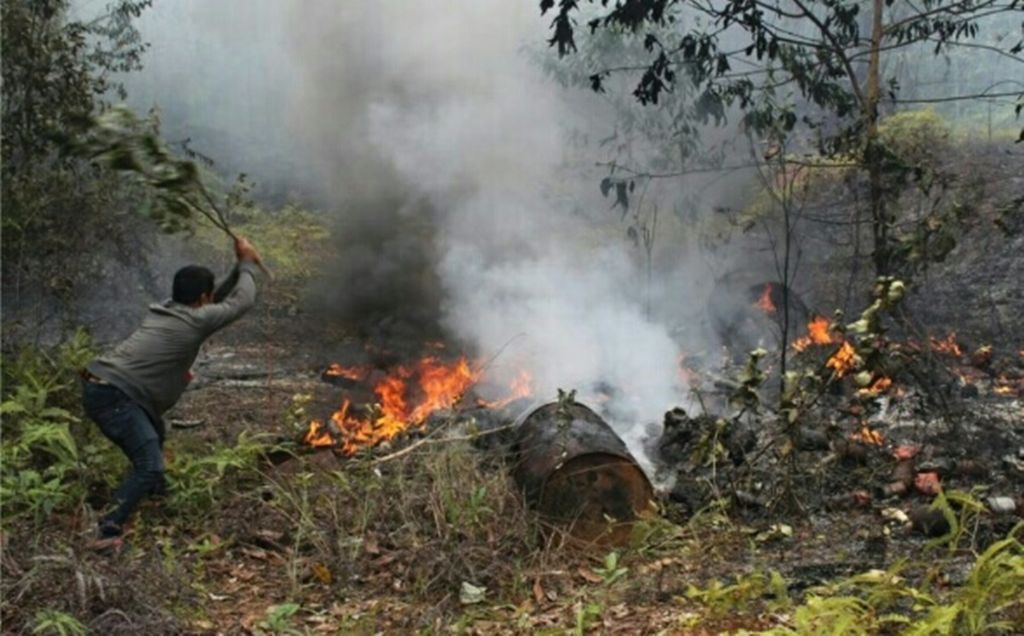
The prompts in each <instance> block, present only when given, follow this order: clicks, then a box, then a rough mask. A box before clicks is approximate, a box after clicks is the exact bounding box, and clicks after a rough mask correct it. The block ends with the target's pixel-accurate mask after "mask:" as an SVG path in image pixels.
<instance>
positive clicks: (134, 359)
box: [86, 262, 257, 440]
mask: <svg viewBox="0 0 1024 636" xmlns="http://www.w3.org/2000/svg"><path fill="white" fill-rule="evenodd" d="M256 271H257V267H256V265H255V264H253V263H248V262H243V263H239V264H238V265H237V266H236V268H235V270H234V271H233V272H232V273H231V276H229V277H228V279H227V280H225V281H224V283H222V284H221V285H220V286H219V287H218V288H217V290H216V293H215V294H214V301H215V302H213V303H210V304H207V305H203V306H202V307H189V306H188V305H182V304H179V303H176V302H174V301H170V300H168V301H165V302H163V303H154V304H152V305H150V306H149V313H148V314H146V317H145V319H143V321H142V324H141V325H140V326H139V328H138V329H136V330H135V332H134V333H132V335H131V336H129V337H128V339H127V340H125V341H123V342H122V343H121V344H119V345H118V346H117V347H116V348H115V349H114V350H113V351H111V352H110V353H108V354H105V355H102V356H100V357H98V358H96V359H95V360H93V361H92V362H90V363H89V365H88V366H87V367H86V369H87V370H88V371H89V373H92V374H93V375H95V376H96V377H98V378H100V379H101V380H105V381H106V382H109V383H110V384H112V385H114V386H115V387H117V388H118V389H120V390H122V391H124V393H125V394H126V395H127V396H128V397H130V398H131V399H133V400H135V401H136V402H138V403H139V405H140V406H142V408H143V409H145V410H146V413H147V414H148V415H149V417H150V419H152V420H153V426H154V427H155V428H156V430H157V433H158V434H159V435H160V439H161V440H163V438H164V434H165V427H164V423H163V417H162V416H163V414H164V412H165V411H167V409H169V408H171V407H172V406H174V403H175V402H177V401H178V398H179V397H181V394H182V393H184V391H185V388H186V387H187V386H188V383H189V380H191V377H192V372H191V368H192V363H193V362H195V359H196V356H197V355H198V354H199V347H200V346H201V345H202V344H203V341H205V340H206V339H207V338H208V337H209V336H210V335H211V334H213V333H214V332H215V331H217V330H219V329H222V328H223V327H226V326H227V325H229V324H231V323H232V322H234V321H235V320H237V319H238V318H239V317H241V316H242V314H244V313H245V312H247V311H249V309H251V308H252V306H253V305H254V304H255V303H256Z"/></svg>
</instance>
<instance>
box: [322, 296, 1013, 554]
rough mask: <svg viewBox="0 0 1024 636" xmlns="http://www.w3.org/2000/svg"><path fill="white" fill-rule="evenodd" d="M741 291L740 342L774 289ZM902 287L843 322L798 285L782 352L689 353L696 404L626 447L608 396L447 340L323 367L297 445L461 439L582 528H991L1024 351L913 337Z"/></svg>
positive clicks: (621, 534)
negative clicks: (505, 378) (690, 522)
mask: <svg viewBox="0 0 1024 636" xmlns="http://www.w3.org/2000/svg"><path fill="white" fill-rule="evenodd" d="M744 293H746V294H747V297H746V300H747V302H745V303H741V304H742V306H741V307H739V306H738V307H736V308H734V309H733V310H732V311H733V315H734V318H733V321H732V323H731V324H726V325H724V328H725V329H727V330H731V333H732V336H733V337H734V338H736V339H737V340H738V341H739V342H741V343H742V345H743V346H746V345H749V344H750V341H751V334H754V335H756V334H757V333H758V332H759V330H760V332H761V333H762V334H765V333H770V332H771V330H772V329H773V328H776V327H777V319H778V313H779V312H778V307H779V306H780V305H781V303H782V300H781V298H782V297H781V295H780V294H779V291H778V284H776V283H770V282H769V283H765V284H764V285H755V286H752V287H750V289H748V290H746V291H745V292H744ZM904 293H905V289H904V287H903V284H902V283H901V282H900V281H898V280H894V279H891V278H881V279H879V280H878V281H877V282H876V284H875V286H874V290H873V293H872V299H871V300H872V302H871V304H870V305H869V306H868V307H867V308H866V309H865V310H864V311H863V312H862V313H861V315H859V316H856V317H854V318H852V319H851V318H846V317H844V316H842V315H834V316H832V317H827V316H822V315H817V314H814V313H813V312H809V311H807V310H806V309H805V308H804V307H803V305H802V303H801V301H800V300H799V298H793V297H792V296H791V297H790V300H789V302H790V303H791V312H790V313H791V320H794V322H795V321H796V320H797V319H798V320H800V321H801V323H802V326H801V327H800V328H799V330H798V332H797V333H798V334H799V335H796V336H795V337H793V338H791V339H790V341H789V344H788V347H787V350H786V351H785V353H786V355H785V360H783V355H782V353H783V352H781V351H778V350H775V351H768V350H766V349H764V348H756V349H754V350H753V351H750V352H748V353H746V355H745V358H741V357H740V355H738V354H736V353H735V352H734V351H732V350H726V351H724V352H722V353H721V355H719V354H718V352H716V354H715V356H711V355H709V354H708V353H706V352H703V353H701V354H698V355H693V356H685V357H683V358H682V359H680V361H679V369H678V373H679V377H680V383H681V384H683V385H685V386H688V387H689V389H690V397H691V399H690V401H689V403H688V404H686V405H681V406H679V407H676V408H672V409H670V410H668V411H667V412H666V413H665V416H664V420H663V421H662V422H660V423H647V422H634V423H629V424H630V425H632V426H639V427H642V430H644V431H645V435H643V436H641V440H642V441H641V442H639V443H637V444H635V445H634V446H635V447H633V448H627V447H626V445H625V444H624V443H623V441H622V438H620V437H619V435H617V434H616V431H618V432H619V433H624V432H625V431H626V430H628V429H627V428H626V427H623V426H622V423H621V422H614V421H613V419H612V418H610V417H609V415H608V414H607V413H605V412H604V409H603V406H604V405H603V402H604V401H605V398H606V397H607V395H604V394H602V393H601V392H600V391H598V392H596V393H594V394H592V395H591V394H588V397H587V398H586V399H585V400H583V399H581V400H580V401H577V400H576V394H575V392H561V391H560V392H559V395H558V396H557V399H554V400H553V401H551V400H552V399H553V398H555V397H556V396H549V395H536V394H535V390H534V387H533V386H532V384H533V383H532V378H531V375H530V372H529V370H528V369H523V370H521V371H520V372H519V373H518V374H517V375H515V377H514V379H513V380H512V381H511V382H510V383H508V384H507V385H506V386H496V385H494V384H493V383H491V382H490V381H489V379H488V373H487V365H486V363H482V362H474V361H471V360H470V359H468V358H466V357H464V356H454V357H453V356H451V355H450V354H449V353H447V351H446V348H445V345H444V344H443V343H433V344H431V345H430V346H429V347H427V350H426V353H425V354H422V353H421V354H420V355H418V356H416V357H413V358H412V360H411V361H410V362H395V360H396V358H395V357H394V356H385V357H384V358H383V359H385V360H387V364H386V365H381V364H374V363H372V362H371V363H359V364H351V365H346V364H344V363H341V362H338V363H333V364H331V365H330V366H328V367H327V368H325V369H324V370H323V373H322V376H321V378H322V379H323V380H324V381H325V382H328V383H330V384H332V385H333V386H335V387H337V389H338V390H339V391H340V393H341V394H342V395H341V397H340V400H339V401H340V407H339V408H338V409H337V410H335V411H334V412H333V413H332V414H331V415H329V416H328V417H325V418H321V419H315V420H313V421H311V422H310V423H309V427H308V430H307V431H306V432H305V435H304V439H303V444H304V445H306V446H309V447H313V448H318V449H330V450H331V451H333V452H334V453H335V454H336V455H337V456H338V457H339V458H340V459H345V458H349V457H352V456H361V457H370V458H372V460H373V461H382V460H387V459H388V458H389V457H392V456H399V455H401V454H404V453H408V452H411V451H413V450H415V449H416V448H417V447H419V446H421V445H424V444H436V443H445V442H446V441H449V440H450V441H472V442H473V443H474V445H475V446H476V447H478V448H479V449H481V451H482V452H488V453H492V454H494V455H496V456H499V457H501V458H502V459H503V461H505V463H506V465H507V466H508V469H509V470H510V472H511V474H512V475H513V477H515V480H516V483H517V484H518V485H519V486H520V487H521V489H522V491H523V492H524V494H525V495H526V498H527V500H528V501H529V502H530V503H531V504H532V505H533V506H534V507H535V508H537V509H538V510H539V511H540V512H541V513H542V514H543V516H545V517H547V518H549V519H552V520H554V521H555V522H557V524H558V525H562V526H569V527H570V528H571V529H572V532H573V534H574V535H575V536H577V537H580V538H584V539H586V540H588V541H601V542H606V541H611V542H622V541H624V540H625V539H626V538H627V537H628V525H629V522H631V521H632V520H634V519H635V518H638V517H642V516H644V515H651V514H662V515H666V516H668V517H670V518H672V519H676V520H683V519H686V518H688V517H689V516H691V515H693V514H695V513H697V512H698V511H700V510H703V509H707V508H708V507H709V506H722V505H725V506H728V507H729V508H730V510H732V511H734V513H736V514H739V515H745V516H749V517H753V518H761V519H763V518H769V517H772V516H784V515H792V514H817V513H827V512H836V511H846V510H859V511H861V512H865V513H867V512H877V513H878V514H883V515H884V516H886V517H885V518H887V519H889V521H890V522H892V523H896V524H903V525H905V526H906V527H907V528H908V529H912V530H914V531H916V532H919V533H922V534H925V535H928V536H938V535H941V534H943V533H945V532H948V531H949V529H950V523H949V522H948V520H947V515H949V514H954V515H955V514H957V509H958V507H962V506H964V505H976V506H978V507H980V508H981V509H983V510H984V512H985V514H986V518H988V519H990V521H991V524H990V527H991V529H992V530H993V534H992V535H991V536H1000V533H1001V532H1004V531H1006V530H1008V529H1009V528H1010V527H1012V525H1013V523H1014V522H1016V521H1019V519H1020V516H1021V514H1022V512H1024V498H1021V497H1020V493H1021V492H1024V426H1022V417H1021V415H1022V407H1021V401H1020V399H1021V393H1022V391H1024V351H1000V350H999V349H998V348H997V346H995V345H993V344H987V343H984V344H976V345H974V346H973V347H971V346H968V345H967V344H966V343H964V342H961V341H959V340H958V339H957V337H956V334H955V333H948V334H945V335H943V336H941V337H940V336H930V337H929V336H923V337H922V336H915V335H906V334H908V333H910V329H909V328H908V326H907V324H908V323H907V322H906V321H905V317H904V316H902V315H901V314H900V312H899V308H900V304H901V302H902V300H903V296H904ZM794 317H795V318H794ZM720 326H721V325H720ZM727 335H728V334H727ZM725 341H726V342H728V340H725ZM762 341H763V339H762ZM712 357H715V358H716V360H714V361H712V359H711V358H712ZM378 358H379V356H378ZM783 365H785V366H784V367H783ZM608 391H611V389H608ZM482 396H486V398H485V397H482ZM582 402H587V404H583V403H582ZM602 416H604V418H603V417H602ZM606 419H607V421H606ZM608 421H613V423H614V424H615V426H614V428H613V427H612V426H609V424H608ZM629 437H630V438H633V437H636V436H635V435H631V436H629ZM641 467H642V468H641ZM652 484H654V486H652ZM964 502H969V504H968V503H964Z"/></svg>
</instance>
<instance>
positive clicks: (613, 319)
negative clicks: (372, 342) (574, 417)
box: [289, 0, 683, 434]
mask: <svg viewBox="0 0 1024 636" xmlns="http://www.w3.org/2000/svg"><path fill="white" fill-rule="evenodd" d="M339 6H341V7H343V8H341V9H340V10H339V8H338V7H339ZM544 26H545V24H544V21H543V20H541V19H540V18H539V17H538V16H537V14H536V7H535V6H533V4H532V3H529V2H507V1H504V0H487V1H483V0H479V1H474V2H464V3H457V4H454V5H441V4H438V3H434V2H426V1H424V2H408V1H405V0H401V1H399V0H395V1H379V0H374V1H372V2H371V1H369V0H367V1H365V2H346V3H344V4H343V5H337V4H336V3H330V4H329V6H328V5H322V4H321V5H315V6H314V8H311V7H310V6H309V5H308V4H305V3H304V4H303V5H301V8H300V9H296V10H295V11H293V13H292V15H291V18H290V23H289V28H290V29H292V35H293V36H294V37H295V39H294V40H293V41H294V43H295V46H296V59H297V69H296V71H297V72H298V73H300V74H301V73H306V77H307V80H308V81H307V82H306V83H305V86H304V89H303V90H302V91H300V94H299V97H298V99H297V103H296V104H295V110H294V112H296V113H300V114H301V115H300V117H299V118H298V124H299V126H300V128H301V129H302V130H304V131H305V132H306V133H308V134H307V138H308V139H311V140H313V141H314V142H315V143H316V144H317V146H318V148H319V153H320V157H321V160H322V161H323V164H322V165H324V166H326V167H328V169H329V171H330V174H333V175H335V176H336V178H337V179H338V181H337V183H338V184H339V186H340V187H339V195H341V196H344V195H346V194H349V195H351V194H353V193H357V197H358V198H359V199H360V200H364V201H365V200H367V195H368V193H372V192H377V193H380V194H382V195H384V194H385V193H390V192H393V191H396V190H397V191H400V192H403V193H407V194H408V196H410V197H413V198H417V197H425V198H426V199H427V200H428V201H429V205H428V206H417V208H416V211H417V213H418V214H426V215H429V216H430V217H431V223H432V227H433V232H432V234H431V236H430V241H431V248H432V250H433V254H434V259H433V262H434V264H435V266H436V272H437V275H438V277H439V282H440V286H441V304H440V311H441V322H442V325H443V326H444V327H445V328H446V331H447V332H448V333H449V334H450V335H451V336H454V337H455V338H456V339H458V340H459V341H462V342H465V343H468V344H469V345H470V346H471V348H472V349H473V350H475V352H476V354H477V355H480V356H484V357H487V356H490V355H494V354H496V353H498V352H499V351H500V352H501V353H500V354H499V355H498V356H497V358H496V360H495V362H494V364H493V366H492V368H491V370H490V372H491V375H492V376H497V377H498V378H499V379H500V380H502V381H508V380H510V379H511V378H512V377H513V376H514V375H515V374H516V373H518V372H519V371H520V370H521V369H525V370H526V371H528V372H529V373H530V375H531V376H532V378H533V389H534V395H536V396H537V397H538V398H540V399H549V398H553V397H554V396H555V390H556V388H564V389H573V388H575V389H578V390H579V391H580V395H581V399H584V400H585V399H587V398H589V399H591V400H593V399H603V400H606V402H605V404H604V405H603V410H604V412H605V414H606V415H607V416H608V417H609V419H610V420H611V421H612V422H613V424H614V425H615V426H616V428H617V429H618V430H619V432H620V433H622V434H628V433H631V432H632V431H633V427H634V425H638V424H643V423H647V422H652V421H659V420H660V418H661V415H662V414H663V413H664V411H665V410H666V409H667V408H670V407H671V406H673V405H675V404H678V403H680V402H681V401H682V399H683V396H682V390H681V386H680V383H679V382H680V381H679V374H678V356H679V351H678V348H677V345H676V344H675V343H674V341H673V339H672V338H671V337H670V335H669V333H668V330H667V328H666V327H665V326H663V325H660V324H657V323H655V322H653V321H651V320H649V319H648V318H647V317H645V312H644V307H643V304H642V302H640V299H641V294H640V293H638V287H639V285H640V284H641V282H642V280H643V277H642V272H641V271H640V269H639V268H638V266H637V260H636V258H635V255H630V254H629V253H628V250H629V246H628V244H627V243H626V242H625V241H624V239H622V238H621V232H620V233H619V234H614V233H610V232H608V231H605V230H606V229H607V228H602V227H601V226H602V223H600V222H597V221H595V218H596V217H600V216H602V215H604V216H605V217H606V218H605V221H606V223H614V222H615V220H616V217H615V215H608V214H607V208H608V202H607V201H604V200H602V199H600V197H599V196H597V187H596V185H597V184H596V180H595V179H594V178H593V176H592V175H591V176H589V177H585V176H584V175H581V174H579V172H578V171H575V173H574V171H572V170H570V169H568V168H567V159H568V158H569V156H570V154H571V153H568V152H567V150H566V144H565V132H566V125H567V124H569V123H570V122H573V120H574V118H575V117H576V115H575V114H574V112H575V110H574V109H572V108H571V107H570V106H571V105H570V103H569V100H567V97H569V98H571V97H572V96H567V95H566V94H565V89H564V88H561V87H558V86H556V85H555V84H553V83H552V82H550V81H548V80H546V78H544V77H543V76H542V73H541V71H540V69H538V68H537V66H536V65H535V64H534V63H532V62H530V60H529V59H528V58H527V56H526V55H525V54H524V50H523V48H524V47H527V46H534V47H536V46H543V40H542V38H543V37H544ZM575 97H577V98H578V97H579V96H575ZM353 177H354V178H353ZM348 213H350V214H354V215H357V216H358V215H360V214H364V213H365V211H360V210H358V209H352V208H348ZM394 229H395V231H396V232H401V231H402V228H401V226H400V225H396V226H395V228H394ZM377 257H378V258H379V259H383V260H387V259H389V258H390V255H389V254H388V253H379V254H377ZM342 284H344V283H342ZM341 302H344V298H343V295H342V297H341ZM598 392H602V393H604V394H605V395H607V396H609V397H600V396H598ZM593 405H594V406H595V407H598V408H601V407H602V405H601V404H593Z"/></svg>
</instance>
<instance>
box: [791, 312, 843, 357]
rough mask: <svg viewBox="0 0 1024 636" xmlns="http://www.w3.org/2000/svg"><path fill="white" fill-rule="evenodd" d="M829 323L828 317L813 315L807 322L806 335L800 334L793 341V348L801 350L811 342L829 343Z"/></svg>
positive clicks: (830, 336) (830, 339) (818, 343)
mask: <svg viewBox="0 0 1024 636" xmlns="http://www.w3.org/2000/svg"><path fill="white" fill-rule="evenodd" d="M829 326H830V323H829V320H828V318H826V317H824V316H815V317H814V318H812V319H811V321H810V322H809V323H807V335H806V336H800V337H799V338H797V339H796V340H794V341H793V348H794V349H796V350H797V351H803V350H805V349H807V348H808V347H810V346H811V345H812V344H817V345H823V344H831V343H832V342H833V339H832V334H831V333H829V330H828V328H829Z"/></svg>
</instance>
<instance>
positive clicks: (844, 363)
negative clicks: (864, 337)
mask: <svg viewBox="0 0 1024 636" xmlns="http://www.w3.org/2000/svg"><path fill="white" fill-rule="evenodd" d="M856 365H857V352H856V351H854V349H853V345H851V344H850V343H849V342H846V341H845V340H844V341H843V346H841V347H839V350H838V351H836V352H835V353H833V354H832V356H831V357H830V358H829V359H828V360H826V361H825V366H827V367H828V368H830V369H832V370H833V371H834V372H835V374H836V377H839V378H841V377H843V376H844V375H846V374H847V373H849V372H850V371H852V370H853V368H854V367H855V366H856Z"/></svg>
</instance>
